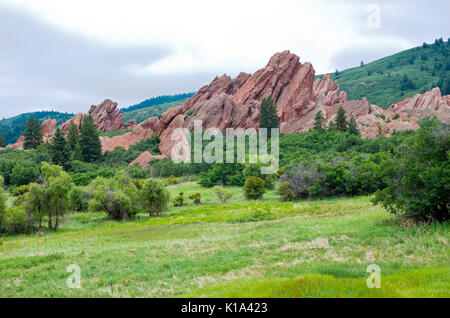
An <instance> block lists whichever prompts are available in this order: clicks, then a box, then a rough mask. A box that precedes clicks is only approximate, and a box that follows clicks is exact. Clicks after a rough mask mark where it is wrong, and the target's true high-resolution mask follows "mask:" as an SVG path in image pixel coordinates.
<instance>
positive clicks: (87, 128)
mask: <svg viewBox="0 0 450 318" xmlns="http://www.w3.org/2000/svg"><path fill="white" fill-rule="evenodd" d="M80 146H81V153H82V157H83V160H84V161H86V162H94V161H98V160H99V159H100V158H101V156H102V145H101V143H100V139H99V136H98V131H97V126H96V125H95V124H94V120H93V119H92V117H91V116H85V117H84V118H83V124H82V125H81V129H80Z"/></svg>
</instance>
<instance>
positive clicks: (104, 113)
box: [88, 99, 136, 132]
mask: <svg viewBox="0 0 450 318" xmlns="http://www.w3.org/2000/svg"><path fill="white" fill-rule="evenodd" d="M88 115H90V116H91V117H92V119H93V120H94V123H95V124H96V125H97V127H98V129H100V130H101V131H103V132H108V131H114V130H122V129H128V128H132V127H134V126H136V121H131V122H129V123H128V124H124V122H123V115H122V113H121V112H120V110H119V109H117V103H115V102H113V101H112V100H110V99H105V100H104V101H103V102H101V103H100V104H98V105H97V106H95V105H92V106H91V109H89V112H88Z"/></svg>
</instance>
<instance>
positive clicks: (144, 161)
mask: <svg viewBox="0 0 450 318" xmlns="http://www.w3.org/2000/svg"><path fill="white" fill-rule="evenodd" d="M166 158H167V156H165V155H152V154H151V153H150V152H149V151H145V152H143V153H142V154H141V155H140V156H139V157H137V158H136V159H134V160H133V161H132V162H131V163H130V164H129V166H130V167H132V166H134V165H136V164H139V166H140V167H141V168H142V169H147V168H148V166H149V163H150V161H152V160H154V159H159V160H161V159H166Z"/></svg>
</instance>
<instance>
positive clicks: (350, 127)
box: [348, 116, 360, 136]
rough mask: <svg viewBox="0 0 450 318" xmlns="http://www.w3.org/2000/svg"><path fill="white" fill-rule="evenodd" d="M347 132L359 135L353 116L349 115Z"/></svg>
mask: <svg viewBox="0 0 450 318" xmlns="http://www.w3.org/2000/svg"><path fill="white" fill-rule="evenodd" d="M348 132H349V133H350V134H352V135H355V136H360V132H359V130H358V125H357V124H356V120H355V118H354V117H353V116H352V117H350V122H349V123H348Z"/></svg>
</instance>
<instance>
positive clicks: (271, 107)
mask: <svg viewBox="0 0 450 318" xmlns="http://www.w3.org/2000/svg"><path fill="white" fill-rule="evenodd" d="M259 123H260V124H259V127H260V128H267V136H269V137H270V136H271V128H279V127H280V119H279V118H278V115H277V109H276V107H275V103H274V101H273V99H272V96H268V97H267V98H263V100H262V102H261V111H260V118H259Z"/></svg>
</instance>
